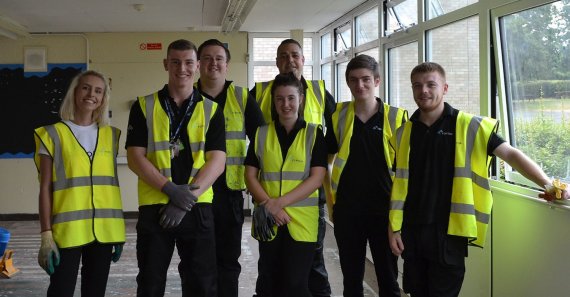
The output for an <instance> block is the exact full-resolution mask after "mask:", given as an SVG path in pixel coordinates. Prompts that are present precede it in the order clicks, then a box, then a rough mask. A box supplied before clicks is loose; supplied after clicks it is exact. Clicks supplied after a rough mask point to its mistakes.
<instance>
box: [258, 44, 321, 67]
mask: <svg viewBox="0 0 570 297" xmlns="http://www.w3.org/2000/svg"><path fill="white" fill-rule="evenodd" d="M285 39H287V38H282V37H254V38H253V61H264V62H265V61H271V62H274V61H275V56H276V54H277V48H278V47H279V44H281V41H283V40H285ZM303 55H304V56H305V64H311V63H313V39H312V38H303Z"/></svg>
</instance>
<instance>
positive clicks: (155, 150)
mask: <svg viewBox="0 0 570 297" xmlns="http://www.w3.org/2000/svg"><path fill="white" fill-rule="evenodd" d="M138 100H139V104H140V106H141V109H142V111H143V114H144V116H145V118H146V123H147V128H148V144H147V151H146V158H147V159H148V160H149V161H150V162H151V163H152V164H153V165H154V166H155V167H156V168H157V170H158V171H159V172H160V173H161V174H162V175H164V176H165V177H167V178H168V180H172V173H171V168H170V165H171V163H170V162H171V160H172V159H171V155H170V154H171V152H170V148H169V140H170V127H169V119H168V115H167V114H166V112H165V111H164V109H163V108H162V106H161V105H160V101H159V98H158V93H154V94H151V95H147V96H145V97H139V98H138ZM195 105H196V106H195V108H194V111H193V112H192V116H191V117H190V120H189V122H188V125H187V126H186V130H187V133H188V138H189V139H190V150H191V152H192V160H193V164H192V169H191V170H190V177H189V180H188V183H190V182H191V181H192V180H193V179H194V177H195V176H196V175H197V174H198V172H199V171H200V169H201V168H202V166H204V164H205V162H206V159H205V152H204V147H205V143H206V132H207V131H208V127H209V125H210V120H211V119H212V116H213V114H214V112H215V111H216V108H217V104H216V103H214V102H213V101H211V100H209V99H206V98H203V97H202V100H200V101H198V102H196V103H195ZM138 192H139V205H141V206H143V205H153V204H166V203H168V196H166V195H165V194H163V193H162V192H161V191H160V190H157V189H155V188H153V187H152V186H150V185H148V184H147V183H146V182H145V181H143V180H142V179H141V178H139V179H138ZM212 198H213V192H212V188H211V187H210V188H208V189H207V190H206V191H204V192H203V193H202V195H200V196H199V197H198V203H211V202H212Z"/></svg>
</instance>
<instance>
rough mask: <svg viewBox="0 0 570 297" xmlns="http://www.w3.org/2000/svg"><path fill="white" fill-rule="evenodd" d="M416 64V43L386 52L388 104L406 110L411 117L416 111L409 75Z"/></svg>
mask: <svg viewBox="0 0 570 297" xmlns="http://www.w3.org/2000/svg"><path fill="white" fill-rule="evenodd" d="M417 64H418V43H417V42H412V43H408V44H405V45H402V46H398V47H394V48H391V49H389V50H388V80H389V82H388V98H387V99H388V100H387V101H388V102H390V104H392V105H395V106H398V107H402V108H404V109H407V110H408V112H409V114H410V115H411V114H412V113H413V112H414V111H415V110H416V109H417V107H416V102H415V101H414V96H413V94H412V83H411V82H410V73H411V72H412V69H413V68H414V67H415V66H416V65H417Z"/></svg>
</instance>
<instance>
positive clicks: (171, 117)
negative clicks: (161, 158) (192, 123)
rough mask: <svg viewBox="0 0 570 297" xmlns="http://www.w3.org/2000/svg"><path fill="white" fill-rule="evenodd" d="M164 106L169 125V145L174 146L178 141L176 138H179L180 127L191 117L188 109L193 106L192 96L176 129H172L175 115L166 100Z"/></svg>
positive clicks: (168, 101)
mask: <svg viewBox="0 0 570 297" xmlns="http://www.w3.org/2000/svg"><path fill="white" fill-rule="evenodd" d="M164 105H165V106H166V113H167V114H168V121H169V123H170V144H174V143H175V142H176V141H177V140H178V138H180V128H181V127H182V125H184V122H186V120H187V119H189V118H190V116H192V112H190V108H192V105H194V94H192V97H191V98H190V102H189V103H188V106H187V107H186V111H185V112H184V116H183V117H182V118H181V119H180V122H179V123H178V127H176V129H174V127H173V125H174V119H175V117H176V115H175V114H174V111H173V110H172V107H171V106H170V100H169V99H168V98H166V102H165V104H164Z"/></svg>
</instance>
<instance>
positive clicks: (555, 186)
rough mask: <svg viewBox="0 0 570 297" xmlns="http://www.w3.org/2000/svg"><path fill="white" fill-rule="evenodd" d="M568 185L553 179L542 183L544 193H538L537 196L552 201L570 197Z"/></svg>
mask: <svg viewBox="0 0 570 297" xmlns="http://www.w3.org/2000/svg"><path fill="white" fill-rule="evenodd" d="M567 187H568V185H567V184H565V183H563V182H561V181H560V180H559V179H554V180H553V181H552V183H550V184H547V185H544V193H541V194H538V197H540V198H542V199H544V200H546V201H553V200H556V199H559V200H568V199H570V194H569V193H568V190H567Z"/></svg>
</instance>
